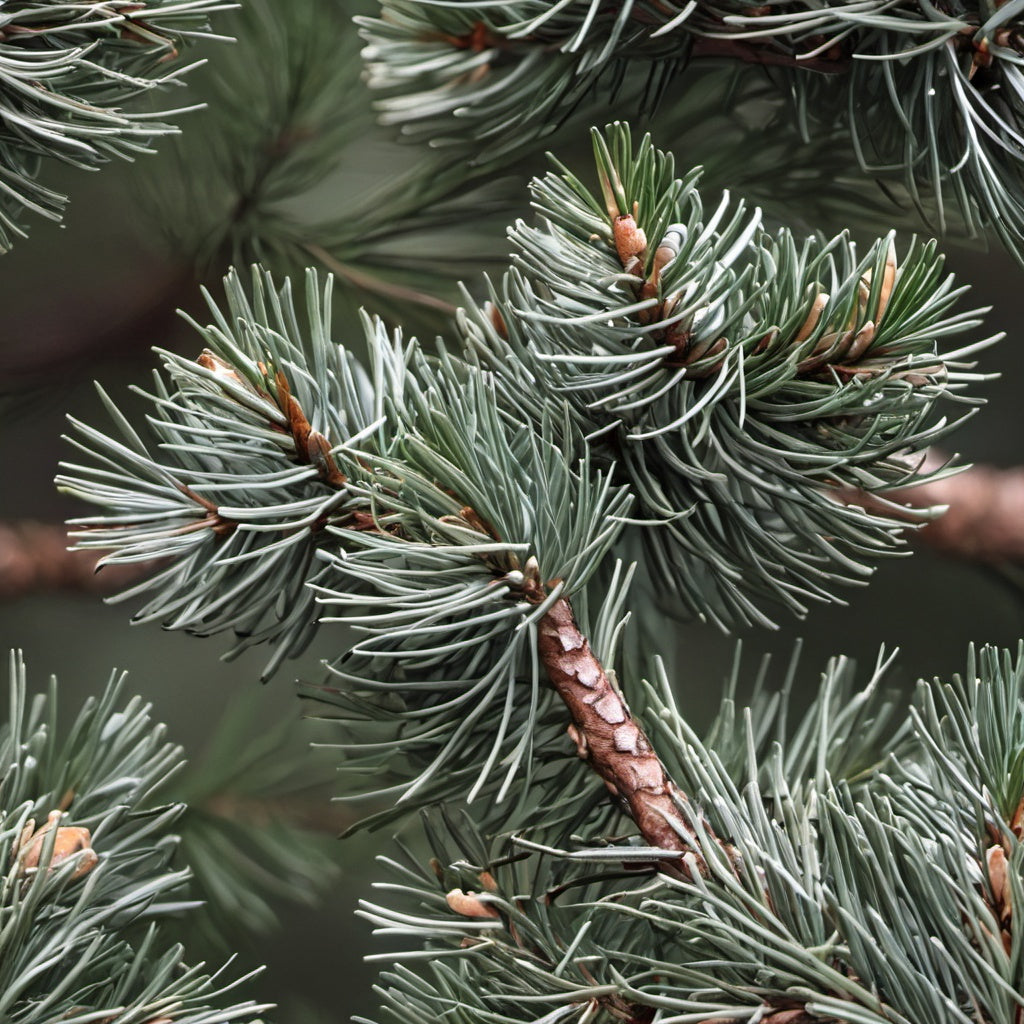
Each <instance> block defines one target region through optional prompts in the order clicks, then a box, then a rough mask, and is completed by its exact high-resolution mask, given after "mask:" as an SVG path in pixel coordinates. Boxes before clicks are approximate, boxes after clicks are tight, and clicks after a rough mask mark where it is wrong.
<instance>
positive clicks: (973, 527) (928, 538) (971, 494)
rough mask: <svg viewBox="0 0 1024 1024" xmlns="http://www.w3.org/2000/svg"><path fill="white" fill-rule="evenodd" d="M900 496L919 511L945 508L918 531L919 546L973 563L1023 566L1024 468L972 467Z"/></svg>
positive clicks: (921, 485) (912, 489)
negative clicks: (1017, 564)
mask: <svg viewBox="0 0 1024 1024" xmlns="http://www.w3.org/2000/svg"><path fill="white" fill-rule="evenodd" d="M899 497H900V498H902V499H906V500H909V501H913V502H914V504H915V505H917V506H918V507H920V506H924V505H947V506H949V508H948V511H947V512H946V513H945V514H944V515H942V516H940V517H939V518H938V519H936V520H935V521H934V522H931V523H929V524H928V525H927V526H924V527H922V529H921V530H919V531H918V533H917V534H916V538H917V539H919V540H920V542H921V543H922V544H927V545H928V546H929V547H932V548H935V549H937V550H939V551H943V552H945V553H946V554H949V555H954V556H956V557H958V558H965V559H969V560H971V561H977V562H986V563H994V562H1024V468H1014V469H996V468H994V467H992V466H973V467H972V468H971V469H967V470H964V472H962V473H959V474H957V475H956V476H951V477H946V478H945V479H942V480H935V481H932V482H930V483H923V484H919V485H918V486H917V487H911V488H908V489H907V490H905V491H901V492H899Z"/></svg>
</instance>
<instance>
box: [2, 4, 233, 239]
mask: <svg viewBox="0 0 1024 1024" xmlns="http://www.w3.org/2000/svg"><path fill="white" fill-rule="evenodd" d="M233 6H235V5H234V4H233V3H224V2H222V0H150V2H144V3H135V2H128V0H112V2H111V0H103V2H100V0H88V2H85V3H75V4H53V3H49V2H39V0H29V2H26V3H21V4H19V5H18V6H17V8H16V9H10V10H6V11H5V13H4V15H3V16H2V18H0V72H2V74H0V77H2V80H3V84H2V86H0V97H2V100H3V104H4V110H5V116H4V122H3V127H2V129H0V184H2V185H3V189H2V193H3V195H2V201H0V250H7V249H9V248H10V246H11V244H12V242H13V240H14V238H15V237H18V236H23V235H24V234H25V231H24V228H23V227H22V226H21V222H22V220H23V217H24V215H25V214H26V213H33V214H36V215H40V216H44V217H48V218H49V219H51V220H60V217H61V212H62V210H63V207H64V204H65V202H66V197H64V196H62V195H60V194H59V193H56V192H54V191H52V190H51V189H49V188H47V187H46V186H44V185H43V184H41V182H40V181H39V178H40V171H41V169H42V168H43V166H44V165H45V161H46V160H47V159H56V160H59V161H61V162H63V163H67V164H70V165H72V166H75V167H82V168H86V169H90V168H95V167H98V166H100V165H101V164H103V163H106V162H107V161H108V160H110V159H112V158H114V157H122V158H129V159H130V158H132V157H133V156H134V155H135V154H137V153H145V152H148V151H149V147H150V143H151V140H152V139H153V138H154V137H156V136H159V135H166V134H169V133H171V132H174V131H176V130H177V129H176V128H174V126H173V125H170V124H167V123H165V122H162V121H159V120H157V119H156V118H155V117H154V115H153V114H152V113H151V112H149V111H141V112H135V113H132V112H129V111H128V110H126V109H125V105H126V104H127V103H129V101H131V100H132V99H133V98H135V97H137V96H140V95H145V94H150V93H153V92H154V91H156V90H159V89H162V88H165V87H168V86H171V85H175V84H178V82H179V79H180V78H181V76H182V75H183V74H185V73H186V72H188V71H189V70H190V68H188V67H183V68H178V69H177V70H174V71H167V70H166V68H165V65H166V63H167V62H168V61H171V60H174V59H175V58H177V56H178V51H179V48H181V47H184V46H185V45H188V44H190V43H191V42H192V41H193V40H194V39H195V38H197V37H200V36H205V37H208V38H213V37H212V36H211V35H210V32H209V28H208V20H207V19H208V17H209V15H211V14H214V13H217V12H220V11H224V10H226V9H228V8H230V7H233ZM183 112H184V111H183V110H176V111H170V113H171V114H180V113H183Z"/></svg>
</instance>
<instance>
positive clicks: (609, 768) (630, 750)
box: [538, 598, 704, 868]
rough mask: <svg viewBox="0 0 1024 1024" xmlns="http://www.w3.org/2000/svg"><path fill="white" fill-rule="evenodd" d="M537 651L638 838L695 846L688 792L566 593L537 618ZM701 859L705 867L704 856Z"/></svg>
mask: <svg viewBox="0 0 1024 1024" xmlns="http://www.w3.org/2000/svg"><path fill="white" fill-rule="evenodd" d="M538 651H539V654H540V659H541V661H542V662H543V664H544V667H545V669H546V670H547V673H548V676H549V678H550V680H551V685H552V686H553V687H554V688H555V690H556V691H557V692H558V694H559V696H560V697H561V698H562V700H563V701H564V702H565V705H566V707H567V708H568V709H569V714H570V715H571V716H572V726H571V727H570V735H571V736H572V737H573V739H574V740H575V741H576V745H577V750H578V752H579V755H580V757H581V758H583V760H585V761H586V762H587V764H589V765H590V767H591V768H592V769H593V770H594V771H595V772H597V774H598V775H599V776H600V777H601V779H602V780H603V781H604V784H605V786H607V787H608V790H609V791H610V792H611V794H612V795H613V796H614V797H615V798H616V799H617V800H619V801H620V802H621V804H622V806H623V808H624V809H625V810H626V811H627V813H628V814H629V816H630V817H631V818H632V819H633V821H634V822H635V823H636V825H637V827H638V828H639V830H640V834H641V835H642V836H643V838H644V839H645V840H646V841H647V842H648V843H649V844H650V845H651V846H653V847H656V848H658V849H660V850H678V851H681V852H693V853H698V851H699V844H698V842H697V837H696V835H695V833H694V831H693V829H692V827H691V826H690V824H689V822H688V821H687V820H686V817H685V815H684V814H683V813H682V811H681V809H680V805H681V804H684V803H686V802H687V797H686V794H685V793H684V792H683V791H682V790H681V789H680V788H679V787H678V786H677V785H676V784H675V783H674V782H673V781H672V779H671V778H670V777H669V775H668V772H667V771H666V770H665V766H664V765H663V764H662V763H661V760H660V759H659V757H658V755H657V753H656V752H655V751H654V748H653V746H652V745H651V742H650V740H649V739H648V738H647V736H646V734H645V733H644V731H643V729H642V728H641V727H640V724H639V723H638V722H637V721H636V720H635V719H634V718H633V715H632V713H631V712H630V710H629V706H628V705H627V704H626V701H625V699H624V698H623V696H622V694H621V693H620V692H619V691H618V689H617V688H616V687H615V686H614V685H613V684H612V682H611V680H610V679H609V678H608V674H607V672H606V671H605V669H604V666H603V665H602V664H601V662H600V660H599V659H598V658H597V656H596V655H595V654H594V652H593V651H592V650H591V648H590V644H589V642H588V641H587V639H586V637H584V636H583V634H582V633H581V632H580V629H579V626H578V625H577V624H576V618H575V616H574V615H573V611H572V606H571V605H570V604H569V602H568V601H567V600H566V599H565V598H562V599H561V600H559V601H556V602H555V603H554V604H553V605H552V606H551V608H549V609H548V611H547V612H546V613H545V614H544V616H543V617H542V618H541V619H540V621H539V623H538ZM698 856H699V853H698ZM700 864H701V867H702V868H703V866H704V865H703V859H702V858H701V859H700Z"/></svg>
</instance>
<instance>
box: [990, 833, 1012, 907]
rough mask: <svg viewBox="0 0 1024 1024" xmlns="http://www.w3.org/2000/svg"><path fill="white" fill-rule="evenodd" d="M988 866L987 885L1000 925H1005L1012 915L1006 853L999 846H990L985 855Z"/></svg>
mask: <svg viewBox="0 0 1024 1024" xmlns="http://www.w3.org/2000/svg"><path fill="white" fill-rule="evenodd" d="M985 861H986V864H987V866H988V880H989V885H991V886H992V899H993V900H994V904H995V905H994V909H995V910H996V912H997V914H998V916H999V921H1000V923H1001V924H1006V923H1007V922H1008V921H1009V920H1010V917H1011V916H1012V913H1013V906H1012V897H1013V893H1012V890H1011V888H1010V876H1009V872H1008V871H1007V870H1006V851H1005V850H1004V849H1003V848H1002V847H1001V846H990V847H989V848H988V850H987V851H986V853H985Z"/></svg>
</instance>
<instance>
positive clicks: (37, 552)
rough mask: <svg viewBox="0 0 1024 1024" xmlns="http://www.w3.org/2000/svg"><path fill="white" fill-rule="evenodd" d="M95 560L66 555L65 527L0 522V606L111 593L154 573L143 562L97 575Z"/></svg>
mask: <svg viewBox="0 0 1024 1024" xmlns="http://www.w3.org/2000/svg"><path fill="white" fill-rule="evenodd" d="M98 558H99V556H98V555H96V554H95V553H94V552H90V551H69V550H68V535H67V530H66V529H65V528H64V527H63V526H55V525H53V524H50V523H38V522H32V521H29V520H26V521H21V522H18V521H15V522H8V523H0V601H13V600H16V599H18V598H22V597H29V596H30V595H32V594H35V593H47V592H52V591H59V590H77V591H83V592H88V593H92V594H107V593H112V592H113V591H115V590H119V589H121V588H122V587H125V586H128V585H129V584H131V583H134V582H135V581H136V580H138V579H140V578H141V577H142V576H144V575H145V574H146V573H147V572H149V571H151V570H152V568H153V563H152V562H146V563H139V564H138V565H116V566H109V567H107V568H105V569H104V570H103V571H102V572H99V571H98V570H97V568H96V562H97V560H98Z"/></svg>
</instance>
